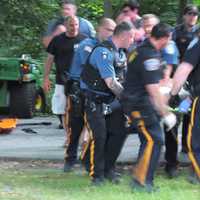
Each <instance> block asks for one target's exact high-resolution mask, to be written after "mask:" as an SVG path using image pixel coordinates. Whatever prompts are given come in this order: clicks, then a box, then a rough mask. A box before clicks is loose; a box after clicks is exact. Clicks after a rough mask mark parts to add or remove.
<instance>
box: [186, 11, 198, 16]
mask: <svg viewBox="0 0 200 200" xmlns="http://www.w3.org/2000/svg"><path fill="white" fill-rule="evenodd" d="M187 15H190V16H197V15H198V13H196V12H188V13H187Z"/></svg>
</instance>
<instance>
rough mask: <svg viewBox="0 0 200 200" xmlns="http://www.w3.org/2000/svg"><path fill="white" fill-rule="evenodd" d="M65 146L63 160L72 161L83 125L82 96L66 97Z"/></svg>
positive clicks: (74, 158)
mask: <svg viewBox="0 0 200 200" xmlns="http://www.w3.org/2000/svg"><path fill="white" fill-rule="evenodd" d="M66 115H67V116H66V119H67V120H66V121H67V148H66V150H65V158H64V159H65V161H67V162H69V163H73V162H74V161H76V159H77V149H78V144H79V138H80V135H81V131H82V129H83V126H84V97H83V96H79V97H76V98H73V97H72V96H68V97H67V112H66Z"/></svg>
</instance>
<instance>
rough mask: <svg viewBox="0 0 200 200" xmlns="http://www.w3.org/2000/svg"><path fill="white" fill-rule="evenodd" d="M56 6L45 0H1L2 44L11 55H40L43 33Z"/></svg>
mask: <svg viewBox="0 0 200 200" xmlns="http://www.w3.org/2000/svg"><path fill="white" fill-rule="evenodd" d="M55 9H56V6H55V5H54V4H48V2H46V1H43V0H37V1H35V0H23V1H20V0H1V2H0V18H1V21H0V35H1V36H0V42H1V44H2V46H4V47H5V48H6V47H7V48H9V50H10V51H9V53H10V54H12V55H13V54H14V55H21V54H22V53H30V54H32V55H33V56H34V55H38V54H39V53H40V52H41V50H42V45H41V39H40V38H41V33H42V32H43V31H44V29H45V24H46V23H47V21H48V18H49V17H50V16H51V15H52V13H54V12H55Z"/></svg>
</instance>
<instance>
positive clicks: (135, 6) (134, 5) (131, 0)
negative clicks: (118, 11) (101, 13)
mask: <svg viewBox="0 0 200 200" xmlns="http://www.w3.org/2000/svg"><path fill="white" fill-rule="evenodd" d="M125 7H129V8H130V9H131V10H134V9H139V8H140V4H139V3H138V2H137V1H135V0H129V1H126V2H125V3H124V4H123V5H122V9H124V8H125Z"/></svg>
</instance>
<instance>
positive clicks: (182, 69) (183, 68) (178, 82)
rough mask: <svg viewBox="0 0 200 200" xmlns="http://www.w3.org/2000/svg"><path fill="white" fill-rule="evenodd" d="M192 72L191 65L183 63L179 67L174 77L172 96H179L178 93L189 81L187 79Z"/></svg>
mask: <svg viewBox="0 0 200 200" xmlns="http://www.w3.org/2000/svg"><path fill="white" fill-rule="evenodd" d="M192 70H193V66H192V65H191V64H190V63H186V62H182V63H181V64H180V65H179V66H178V68H177V70H176V72H175V74H174V76H173V87H172V91H171V94H172V95H176V94H178V92H179V91H180V89H181V87H182V86H183V84H184V83H185V81H186V80H187V78H188V76H189V74H190V72H191V71H192Z"/></svg>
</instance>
